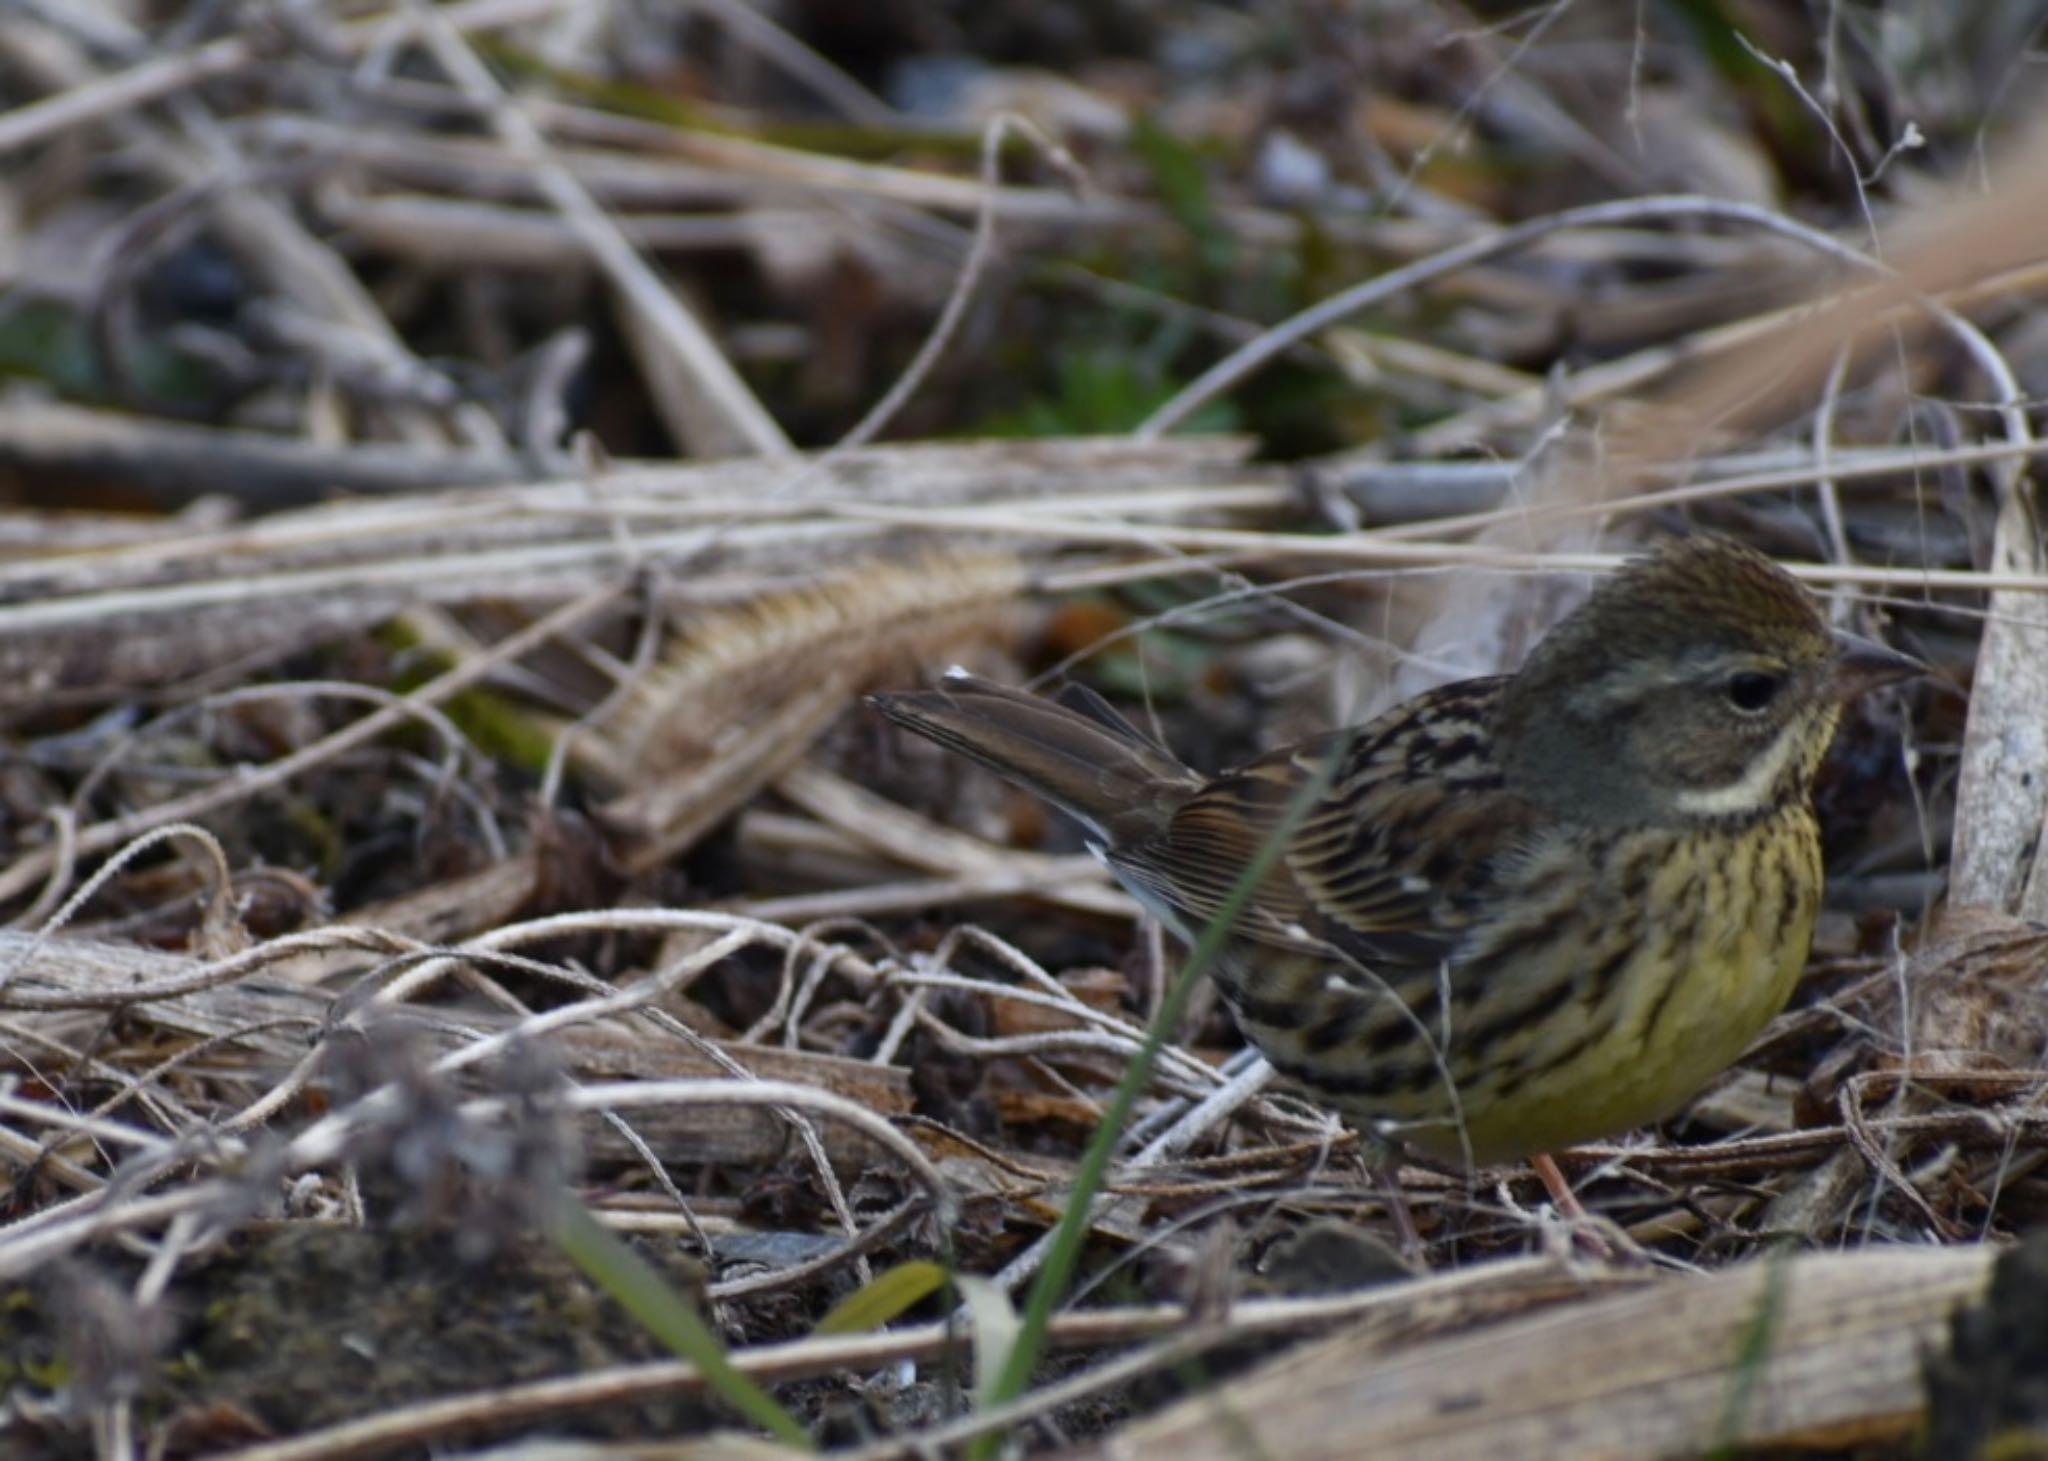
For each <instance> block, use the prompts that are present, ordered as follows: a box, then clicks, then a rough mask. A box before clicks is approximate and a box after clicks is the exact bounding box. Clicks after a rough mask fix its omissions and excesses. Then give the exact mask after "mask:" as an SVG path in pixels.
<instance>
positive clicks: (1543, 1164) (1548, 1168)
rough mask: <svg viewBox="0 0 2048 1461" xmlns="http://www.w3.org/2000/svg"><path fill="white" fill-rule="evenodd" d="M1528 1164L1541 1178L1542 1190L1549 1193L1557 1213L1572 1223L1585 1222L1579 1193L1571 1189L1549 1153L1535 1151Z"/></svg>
mask: <svg viewBox="0 0 2048 1461" xmlns="http://www.w3.org/2000/svg"><path fill="white" fill-rule="evenodd" d="M1529 1165H1530V1166H1531V1167H1533V1168H1535V1170H1536V1175H1537V1176H1538V1177H1539V1178H1541V1179H1542V1182H1543V1190H1544V1191H1545V1192H1548V1193H1549V1194H1550V1200H1551V1201H1552V1202H1553V1203H1555V1204H1556V1205H1557V1215H1558V1216H1559V1217H1561V1218H1564V1219H1565V1220H1566V1221H1568V1222H1571V1223H1574V1224H1577V1223H1583V1222H1585V1221H1586V1209H1585V1206H1584V1204H1582V1203H1581V1202H1580V1201H1579V1195H1578V1194H1577V1193H1576V1192H1574V1191H1572V1185H1571V1183H1569V1182H1567V1181H1565V1179H1564V1173H1563V1172H1561V1171H1559V1170H1558V1166H1557V1163H1556V1162H1555V1161H1553V1160H1552V1159H1551V1156H1550V1153H1549V1152H1538V1153H1536V1155H1535V1156H1533V1157H1531V1158H1529Z"/></svg>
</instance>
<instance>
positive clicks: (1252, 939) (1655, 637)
mask: <svg viewBox="0 0 2048 1461" xmlns="http://www.w3.org/2000/svg"><path fill="white" fill-rule="evenodd" d="M1920 673H1923V669H1922V666H1921V665H1920V664H1919V663H1918V662H1917V661H1915V660H1913V659H1911V658H1909V657H1907V656H1905V655H1902V654H1898V653H1896V652H1894V651H1892V650H1890V649H1887V648H1885V647H1884V646H1882V645H1879V644H1875V643H1871V642H1869V641H1866V640H1862V639H1858V638H1855V637H1854V636H1851V635H1847V634H1840V633H1835V632H1832V631H1831V630H1830V629H1829V627H1828V623H1827V620H1826V618H1825V617H1824V616H1823V614H1822V612H1821V610H1820V608H1819V606H1818V605H1817V604H1816V602H1815V601H1814V599H1813V597H1812V596H1811V595H1810V594H1808V593H1807V591H1806V590H1805V589H1804V588H1802V587H1801V586H1800V585H1799V583H1798V582H1797V581H1796V580H1795V579H1793V578H1792V577H1791V576H1790V575H1789V574H1787V573H1786V572H1785V571H1784V570H1783V569H1781V568H1779V567H1778V566H1777V565H1776V564H1774V563H1773V562H1772V561H1771V560H1770V559H1769V558H1767V557H1765V556H1764V555H1763V554H1761V553H1758V552H1756V551H1754V550H1753V549H1750V548H1748V547H1745V546H1743V545H1742V544H1739V543H1736V542H1734V541H1732V540H1730V539H1727V538H1722V537H1718V536H1713V535H1698V536H1694V537H1691V538H1687V539H1683V540H1679V541H1675V542H1671V543H1668V544H1666V545H1664V546H1663V547H1661V548H1660V549H1658V550H1656V551H1653V552H1651V553H1648V554H1646V555H1644V556H1642V557H1639V558H1635V559H1632V560H1630V561H1629V562H1628V563H1626V564H1624V565H1623V566H1622V567H1621V568H1620V569H1619V570H1618V571H1617V572H1615V573H1614V574H1613V575H1611V576H1610V577H1609V578H1607V579H1606V580H1605V581H1603V582H1602V583H1601V584H1600V586H1599V587H1598V588H1597V589H1596V590H1595V591H1594V593H1593V595H1592V597H1591V598H1590V599H1588V600H1587V602H1586V603H1585V604H1584V605H1582V606H1581V607H1580V608H1579V609H1578V610H1577V611H1575V612H1574V613H1572V614H1571V615H1569V616H1568V617H1567V618H1565V619H1564V620H1563V621H1561V622H1560V623H1559V624H1558V625H1557V626H1556V627H1555V628H1554V629H1552V630H1551V631H1550V633H1549V634H1547V635H1546V636H1545V637H1544V638H1543V640H1542V642H1541V643H1539V644H1538V645H1537V646H1536V648H1535V649H1534V650H1533V651H1532V652H1531V653H1530V655H1529V657H1528V660H1527V661H1526V662H1525V663H1524V664H1523V666H1522V668H1521V669H1520V670H1519V671H1518V672H1517V673H1515V674H1512V675H1501V676H1490V677H1487V678H1483V679H1472V680H1463V681H1460V682H1458V683H1455V684H1450V685H1445V686H1443V687H1442V688H1440V689H1437V690H1433V691H1430V692H1428V693H1426V694H1423V695H1420V696H1417V697H1416V698H1415V699H1413V700H1410V701H1408V702H1406V703H1405V704H1403V705H1400V706H1398V707H1396V708H1395V709H1393V710H1391V711H1388V712H1387V713H1386V714H1384V715H1382V716H1380V717H1378V718H1377V719H1375V720H1373V721H1371V722H1369V723H1368V724H1365V725H1363V726H1359V727H1355V728H1353V729H1350V730H1345V731H1339V732H1336V733H1334V734H1329V735H1325V736H1322V737H1319V738H1316V739H1313V740H1310V741H1307V742H1305V743H1303V744H1301V745H1297V746H1292V747H1288V748H1286V749H1283V750H1279V751H1274V752H1271V753H1269V754H1267V755H1264V756H1261V757H1259V758H1258V759H1256V760H1254V761H1251V762H1249V763H1247V764H1245V765H1243V766H1240V767H1238V768H1237V769H1235V770H1233V771H1228V772H1225V773H1224V774H1222V775H1220V776H1216V777H1213V778H1210V777H1204V776H1202V775H1200V774H1198V773H1197V772H1195V771H1192V770H1190V769H1189V768H1188V767H1187V766H1186V765H1184V764H1182V762H1181V761H1179V760H1178V759H1177V758H1176V757H1175V756H1174V755H1173V754H1172V753H1171V752H1169V751H1168V750H1166V748H1165V747H1163V746H1161V745H1160V744H1158V742H1156V741H1155V740H1153V739H1152V738H1151V737H1149V736H1147V735H1146V734H1145V733H1143V732H1142V731H1140V730H1138V729H1137V728H1136V727H1135V726H1133V725H1131V724H1130V723H1129V722H1128V721H1127V720H1125V719H1124V718H1123V717H1122V716H1121V715H1119V714H1118V713H1117V712H1116V711H1115V710H1114V709H1113V708H1112V707H1111V706H1110V705H1109V704H1108V703H1107V702H1106V701H1104V700H1103V699H1102V698H1101V697H1100V696H1098V695H1096V694H1094V693H1093V692H1091V691H1088V690H1085V689H1083V688H1081V687H1078V686H1076V687H1071V688H1070V689H1069V690H1067V691H1066V692H1064V693H1063V694H1062V695H1061V696H1060V697H1059V698H1058V699H1057V700H1047V699H1044V698H1041V697H1039V696H1035V695H1030V694H1026V693H1023V692H1021V691H1017V690H1012V689H1008V688H1005V687H1003V686H1000V685H997V684H994V683H991V682H989V681H987V680H983V679H979V678H977V677H975V676H973V675H970V674H967V673H965V672H964V671H958V670H956V671H953V672H952V673H950V674H948V675H947V677H946V679H945V681H944V686H943V688H941V689H939V690H935V691H930V692H920V693H906V694H889V695H881V696H877V697H876V698H875V700H874V704H875V705H876V706H877V708H879V709H880V710H881V712H882V713H883V714H884V715H886V716H887V717H888V718H889V719H890V720H892V721H895V722H896V723H897V724H899V725H902V726H905V727H907V728H909V729H910V730H913V731H916V732H917V733H918V734H920V735H923V736H928V737H930V738H931V739H932V740H934V741H937V742H939V743H940V744H941V745H944V746H947V747H949V748H951V749H952V750H955V751H958V752H960V753H961V754H963V755H965V756H968V757H970V758H971V759H973V760H975V761H979V762H980V763H982V764H983V765H985V766H987V767H989V768H991V769H993V770H994V771H996V772H998V773H999V774H1001V775H1002V776H1004V777H1006V778H1008V779H1009V780H1010V781H1012V782H1015V783H1016V784H1017V785H1019V786H1022V787H1024V788H1026V789H1028V790H1030V791H1032V792H1035V793H1036V794H1038V795H1039V796H1041V797H1043V798H1045V799H1046V800H1047V801H1049V802H1051V803H1053V804H1054V805H1055V806H1058V807H1060V808H1062V809H1063V810H1065V811H1066V812H1067V813H1069V814H1070V815H1072V816H1073V817H1075V818H1076V819H1078V820H1079V821H1080V822H1081V824H1082V825H1083V827H1084V828H1085V829H1086V832H1087V836H1088V839H1089V844H1090V847H1091V849H1092V850H1093V851H1094V852H1095V853H1096V855H1097V856H1098V857H1100V858H1101V859H1102V860H1103V862H1104V863H1106V864H1107V865H1108V867H1109V868H1110V870H1111V871H1112V872H1113V873H1115V875H1116V876H1117V878H1118V879H1119V880H1121V881H1122V882H1123V884H1124V885H1125V886H1126V887H1127V888H1129V889H1130V890H1131V892H1132V893H1133V894H1135V895H1136V896H1137V898H1138V899H1139V900H1140V901H1141V902H1142V903H1143V904H1144V905H1145V906H1146V907H1147V908H1149V909H1150V910H1152V911H1153V912H1154V913H1155V914H1156V915H1157V916H1158V917H1159V918H1160V919H1161V920H1162V921H1163V922H1164V923H1165V924H1166V925H1167V927H1168V928H1170V929H1171V930H1173V931H1174V932H1175V933H1176V934H1177V935H1178V936H1179V937H1180V938H1182V939H1183V940H1186V941H1188V942H1193V941H1194V939H1195V938H1196V937H1197V936H1199V935H1200V933H1201V932H1202V930H1203V929H1204V927H1205V926H1206V925H1208V924H1209V923H1210V922H1211V920H1213V919H1214V918H1216V917H1217V915H1218V913H1219V911H1220V910H1221V909H1222V907H1223V905H1224V904H1225V902H1226V900H1227V899H1229V897H1230V896H1231V893H1232V889H1233V887H1234V885H1235V884H1236V883H1237V881H1238V880H1239V878H1240V877H1241V876H1242V875H1243V873H1244V871H1245V869H1246V868H1247V867H1248V866H1249V865H1250V864H1251V863H1252V862H1253V860H1254V858H1255V857H1256V856H1257V855H1258V853H1259V850H1260V847H1261V844H1262V843H1264V842H1266V841H1267V840H1269V839H1271V838H1274V837H1275V836H1279V837H1282V838H1283V839H1284V841H1283V845H1282V846H1281V848H1280V850H1279V854H1278V857H1277V859H1276V860H1274V862H1273V865H1272V870H1271V871H1270V872H1269V873H1268V874H1267V875H1266V876H1265V878H1264V879H1263V881H1262V882H1261V883H1260V884H1259V886H1258V887H1257V888H1256V889H1255V890H1253V891H1252V893H1251V895H1250V897H1249V898H1248V900H1246V901H1245V903H1244V904H1243V906H1242V908H1241V909H1240V911H1239V912H1238V914H1237V917H1236V919H1235V920H1234V924H1233V926H1232V927H1231V929H1230V930H1229V932H1228V936H1227V938H1226V939H1225V941H1224V944H1223V948H1222V951H1221V954H1220V955H1219V957H1218V959H1217V961H1216V968H1215V973H1216V977H1217V979H1218V981H1219V983H1220V985H1221V988H1222V992H1223V994H1224V996H1225V998H1226V1000H1227V1002H1228V1003H1229V1004H1230V1006H1231V1007H1232V1009H1233V1011H1234V1013H1235V1014H1236V1016H1237V1020H1238V1023H1239V1024H1240V1025H1241V1026H1242V1028H1243V1029H1244V1032H1245V1034H1246V1036H1247V1037H1248V1038H1249V1039H1250V1040H1251V1042H1252V1043H1253V1044H1255V1045H1256V1046H1258V1048H1259V1049H1260V1050H1261V1051H1263V1052H1264V1053H1265V1055H1266V1056H1267V1058H1268V1059H1270V1060H1271V1061H1272V1063H1273V1064H1274V1066H1276V1067H1277V1068H1278V1069H1279V1070H1280V1071H1281V1072H1282V1073H1284V1074H1285V1075H1288V1076H1290V1077H1292V1078H1294V1079H1295V1080H1296V1081H1298V1082H1300V1083H1301V1084H1302V1085H1303V1086H1305V1087H1307V1088H1308V1089H1309V1090H1310V1092H1311V1093H1312V1094H1314V1095H1316V1096H1318V1097H1320V1098H1321V1099H1322V1100H1324V1101H1325V1102H1327V1103H1328V1104H1329V1105H1331V1106H1333V1107H1334V1108H1336V1109H1337V1110H1338V1111H1339V1112H1340V1113H1342V1114H1343V1115H1345V1116H1346V1117H1347V1118H1349V1119H1351V1120H1352V1121H1353V1122H1354V1124H1357V1125H1359V1126H1360V1128H1361V1129H1362V1130H1363V1131H1365V1132H1367V1133H1368V1135H1369V1136H1372V1137H1374V1138H1376V1139H1380V1140H1388V1139H1391V1140H1393V1141H1395V1142H1398V1143H1399V1144H1401V1145H1403V1146H1405V1147H1406V1148H1408V1149H1409V1150H1411V1151H1413V1152H1415V1153H1417V1154H1419V1155H1421V1156H1423V1157H1426V1158H1430V1159H1434V1160H1437V1161H1440V1162H1447V1163H1459V1164H1463V1165H1466V1166H1476V1165H1485V1164H1491V1163H1494V1162H1502V1161H1509V1160H1513V1159H1517V1158H1523V1157H1528V1158H1534V1159H1536V1160H1538V1162H1539V1170H1541V1171H1543V1172H1544V1175H1545V1179H1546V1181H1552V1180H1553V1179H1555V1178H1556V1171H1555V1167H1554V1166H1553V1165H1551V1164H1550V1163H1549V1162H1548V1159H1547V1157H1546V1156H1545V1154H1547V1153H1549V1152H1552V1151H1555V1150H1557V1149H1558V1148H1560V1147H1565V1146H1569V1145H1572V1144H1573V1143H1577V1142H1584V1141H1592V1140H1597V1139H1600V1138H1603V1137H1609V1136H1613V1135H1616V1134H1618V1133H1620V1132H1623V1131H1627V1130H1629V1129H1631V1128H1634V1127H1638V1126H1642V1125H1646V1124H1648V1123H1651V1122H1654V1121H1657V1120H1660V1119H1662V1118H1663V1117H1665V1116H1668V1115H1670V1114H1671V1113H1672V1112H1674V1111H1675V1110H1677V1109H1678V1108H1679V1107H1680V1106H1681V1105H1683V1104H1684V1103H1685V1102H1686V1101H1687V1100H1689V1099H1690V1098H1691V1097H1692V1096H1693V1095H1694V1094H1695V1093H1696V1092H1697V1091H1698V1090H1699V1089H1700V1087H1701V1086H1703V1085H1704V1084H1705V1083H1706V1082H1707V1081H1708V1080H1710V1079H1712V1078H1713V1077H1714V1076H1715V1075H1717V1074H1719V1073H1720V1072H1721V1071H1722V1070H1724V1069H1726V1068H1727V1067H1728V1066H1729V1065H1730V1064H1732V1063H1733V1062H1734V1061H1735V1059H1736V1058H1737V1057H1738V1056H1739V1055H1740V1054H1741V1052H1742V1050H1743V1048H1744V1047H1745V1046H1746V1045H1747V1044H1748V1043H1749V1041H1750V1040H1751V1039H1752V1038H1753V1037H1754V1036H1755V1035H1756V1034H1757V1032H1758V1031H1759V1030H1761V1029H1762V1028H1763V1026H1764V1025H1765V1024H1766V1023H1767V1022H1768V1021H1769V1020H1770V1019H1771V1017H1772V1016H1773V1015H1775V1014H1777V1013H1778V1011H1779V1010H1781V1009H1782V1008H1784V1005H1785V1002H1786V1000H1787V999H1788V998H1789V997H1790V995H1791V992H1792V987H1793V985H1794V983H1795V982H1796V981H1797V980H1798V977H1799V974H1800V971H1801V969H1802V968H1803V967H1804V965H1805V963H1806V956H1807V952H1808V949H1809V946H1810V945H1811V942H1812V938H1813V928H1814V918H1815V914H1816V912H1817V910H1818V908H1819V906H1820V895H1821V882H1822V875H1821V856H1820V831H1819V827H1818V824H1817V823H1816V821H1815V818H1814V813H1813V803H1812V795H1811V788H1812V782H1813V777H1814V773H1815V771H1816V770H1817V769H1818V768H1819V766H1820V763H1821V759H1822V757H1823V756H1824V755H1825V754H1826V751H1827V748H1828V743H1829V741H1830V740H1832V739H1833V737H1834V733H1835V726H1836V723H1837V722H1838V721H1839V720H1840V718H1841V713H1842V707H1843V706H1844V705H1845V704H1846V703H1847V702H1848V701H1850V700H1852V699H1854V698H1855V697H1857V696H1859V695H1861V694H1863V693H1864V692H1866V691H1868V690H1871V689H1874V688H1876V687H1878V686H1881V685H1886V684H1890V683H1892V682H1894V681H1897V680H1901V679H1904V678H1906V677H1908V676H1912V675H1916V674H1920Z"/></svg>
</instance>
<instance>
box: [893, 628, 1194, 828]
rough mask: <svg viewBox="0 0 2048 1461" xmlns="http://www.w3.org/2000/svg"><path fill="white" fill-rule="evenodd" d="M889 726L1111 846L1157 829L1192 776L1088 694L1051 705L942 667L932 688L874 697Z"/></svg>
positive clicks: (1072, 691) (1077, 690)
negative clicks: (1039, 802) (954, 755)
mask: <svg viewBox="0 0 2048 1461" xmlns="http://www.w3.org/2000/svg"><path fill="white" fill-rule="evenodd" d="M872 703H873V705H874V706H875V708H876V709H877V710H879V711H881V712H882V714H884V715H886V716H888V717H889V719H891V720H893V721H895V722H896V723H897V724H898V725H900V726H903V727H905V728H907V729H909V730H913V731H916V732H917V733H918V734H919V735H921V736H926V737H928V738H930V739H931V740H934V741H937V742H938V743H939V744H940V745H942V746H946V747H948V748H950V749H952V750H955V751H958V752H959V753H960V754H961V755H963V756H966V757H968V758H969V759H970V760H974V761H979V762H980V763H981V764H982V765H984V766H986V767H988V768H989V769H990V770H991V771H994V772H995V773H996V774H997V775H999V776H1002V777H1004V778H1005V779H1007V780H1009V781H1012V782H1014V783H1016V784H1017V785H1018V786H1021V787H1023V788H1024V789H1025V790H1026V791H1029V792H1033V793H1035V794H1036V795H1038V796H1042V797H1044V798H1045V799H1046V800H1047V801H1049V802H1051V803H1052V804H1053V805H1054V806H1056V807H1059V808H1060V809H1061V810H1063V811H1065V812H1067V813H1068V814H1069V815H1071V816H1073V817H1075V818H1076V819H1078V820H1079V821H1080V822H1081V823H1082V824H1083V825H1085V826H1086V827H1087V828H1088V830H1089V832H1090V833H1091V834H1092V835H1093V836H1094V837H1095V838H1096V839H1097V840H1098V841H1100V842H1102V843H1103V844H1104V845H1105V846H1107V847H1108V848H1111V849H1115V848H1120V847H1128V846H1131V845H1132V844H1134V843H1137V842H1142V841H1144V840H1146V839H1148V838H1150V837H1153V836H1156V835H1157V834H1158V833H1159V832H1161V831H1162V830H1163V829H1164V828H1165V826H1166V824H1167V822H1168V821H1169V820H1170V819H1171V818H1172V816H1173V814H1174V812H1175V811H1177V810H1178V809H1179V808H1180V806H1181V805H1182V804H1183V803H1184V802H1186V801H1187V799H1188V798H1189V797H1190V796H1192V795H1194V793H1195V792H1196V791H1198V790H1200V788H1201V786H1202V781H1201V778H1200V777H1198V776H1196V775H1195V773H1194V772H1193V771H1190V770H1189V769H1188V768H1187V767H1186V766H1184V765H1183V764H1181V762H1180V761H1179V760H1178V759H1177V758H1176V757H1175V756H1174V755H1173V754H1172V753H1171V752H1170V751H1168V750H1167V749H1166V748H1165V747H1163V746H1161V745H1159V744H1158V743H1157V742H1156V741H1154V740H1152V739H1151V738H1150V737H1149V736H1147V735H1146V734H1145V733H1144V732H1142V731H1140V730H1139V729H1138V728H1137V727H1136V726H1134V725H1132V724H1131V723H1130V722H1129V721H1127V720H1125V719H1124V718H1123V717H1122V716H1121V715H1119V714H1117V712H1116V711H1115V710H1114V709H1112V708H1111V707H1110V705H1109V702H1108V701H1106V700H1104V699H1103V698H1102V697H1101V696H1100V695H1097V694H1095V693H1094V692H1093V691H1092V690H1088V689H1085V688H1083V687H1081V686H1078V685H1076V686H1072V687H1069V688H1068V689H1067V690H1066V691H1064V692H1062V693H1061V695H1060V697H1059V698H1058V699H1057V700H1048V699H1045V698H1043V697H1041V696H1038V695H1031V694H1027V693H1026V692H1024V691H1022V690H1013V689H1010V688H1009V687H1008V686H1005V685H998V684H996V683H995V682H993V681H991V680H984V679H981V678H979V677H978V676H975V675H970V674H968V673H967V672H966V671H965V670H958V669H956V670H949V671H948V672H947V673H946V676H945V679H944V680H943V681H942V682H941V688H939V689H937V690H929V691H913V692H908V693H900V694H889V695H877V696H874V697H873V700H872Z"/></svg>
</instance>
